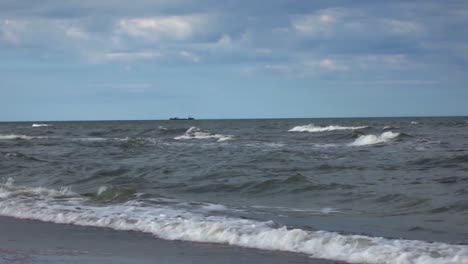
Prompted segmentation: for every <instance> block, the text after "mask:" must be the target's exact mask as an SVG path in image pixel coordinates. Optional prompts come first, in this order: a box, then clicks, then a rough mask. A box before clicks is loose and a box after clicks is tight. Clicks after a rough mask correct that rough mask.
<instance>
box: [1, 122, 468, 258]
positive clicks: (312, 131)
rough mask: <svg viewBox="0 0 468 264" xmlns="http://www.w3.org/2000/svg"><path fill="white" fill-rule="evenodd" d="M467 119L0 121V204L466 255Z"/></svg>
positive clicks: (290, 241)
mask: <svg viewBox="0 0 468 264" xmlns="http://www.w3.org/2000/svg"><path fill="white" fill-rule="evenodd" d="M467 121H468V118H463V117H458V118H456V117H454V118H361V119H278V120H200V121H198V120H195V121H113V122H110V121H109V122H49V123H39V122H36V123H35V125H34V123H25V122H22V123H0V168H1V175H0V179H1V178H3V180H1V181H2V184H1V185H0V214H1V215H8V216H14V217H20V218H33V219H39V220H44V221H52V222H57V223H72V224H79V225H89V226H102V227H111V228H115V229H123V230H135V231H142V232H149V233H153V234H155V235H157V236H158V237H162V238H166V239H181V240H191V241H203V242H220V243H229V244H233V245H239V246H245V247H256V248H265V249H275V250H284V251H293V252H303V253H307V254H310V255H313V256H316V257H322V258H328V259H335V260H344V261H348V262H367V263H397V261H399V260H400V261H401V260H402V259H404V260H405V261H406V260H407V261H408V262H402V263H467V261H468V248H467V247H466V246H464V244H468V199H467V198H468V191H467V190H468V174H467V171H468V133H467V132H468V122H467ZM45 124H48V126H45ZM379 237H385V238H379ZM433 241H434V242H441V243H428V242H433ZM457 244H462V245H457Z"/></svg>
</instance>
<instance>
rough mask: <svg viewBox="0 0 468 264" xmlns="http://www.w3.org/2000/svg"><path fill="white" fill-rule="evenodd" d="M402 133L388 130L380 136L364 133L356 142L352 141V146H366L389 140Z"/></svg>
mask: <svg viewBox="0 0 468 264" xmlns="http://www.w3.org/2000/svg"><path fill="white" fill-rule="evenodd" d="M399 135H400V133H398V132H392V131H387V132H384V133H382V134H381V135H380V136H376V135H362V136H360V137H358V138H357V139H356V140H354V142H352V143H350V144H349V145H350V146H365V145H373V144H379V143H384V142H388V141H390V140H392V139H394V138H397V137H398V136H399Z"/></svg>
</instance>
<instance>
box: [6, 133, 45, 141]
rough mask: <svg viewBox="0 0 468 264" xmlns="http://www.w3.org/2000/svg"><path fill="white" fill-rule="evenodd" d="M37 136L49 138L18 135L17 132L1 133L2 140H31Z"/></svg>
mask: <svg viewBox="0 0 468 264" xmlns="http://www.w3.org/2000/svg"><path fill="white" fill-rule="evenodd" d="M35 138H47V137H31V136H26V135H16V134H9V135H0V140H7V139H23V140H31V139H35Z"/></svg>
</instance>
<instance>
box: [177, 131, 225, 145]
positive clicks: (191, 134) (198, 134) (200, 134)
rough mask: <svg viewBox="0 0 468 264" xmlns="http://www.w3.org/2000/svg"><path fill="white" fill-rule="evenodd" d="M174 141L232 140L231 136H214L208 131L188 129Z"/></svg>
mask: <svg viewBox="0 0 468 264" xmlns="http://www.w3.org/2000/svg"><path fill="white" fill-rule="evenodd" d="M174 139H175V140H187V139H218V140H217V141H218V142H222V141H226V140H231V139H234V136H232V135H222V134H215V133H211V132H209V131H204V130H201V129H200V128H198V127H191V128H189V129H188V130H187V131H186V132H185V134H183V135H182V136H178V137H175V138H174Z"/></svg>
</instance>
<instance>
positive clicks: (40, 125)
mask: <svg viewBox="0 0 468 264" xmlns="http://www.w3.org/2000/svg"><path fill="white" fill-rule="evenodd" d="M49 126H52V125H49V124H32V127H49Z"/></svg>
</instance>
